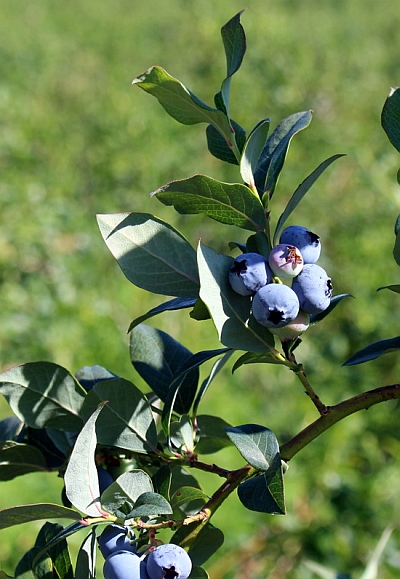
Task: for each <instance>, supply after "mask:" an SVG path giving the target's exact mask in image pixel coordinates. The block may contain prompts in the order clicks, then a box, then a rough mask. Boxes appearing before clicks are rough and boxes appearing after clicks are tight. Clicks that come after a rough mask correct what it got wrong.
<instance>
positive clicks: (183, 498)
mask: <svg viewBox="0 0 400 579" xmlns="http://www.w3.org/2000/svg"><path fill="white" fill-rule="evenodd" d="M208 499H209V497H208V495H206V493H205V492H203V491H202V490H201V489H198V488H195V487H179V488H178V489H177V490H176V491H175V492H174V494H173V495H172V497H171V507H172V508H173V509H174V510H175V509H177V508H178V507H181V506H182V505H186V504H187V503H190V502H192V501H203V502H204V503H206V502H207V501H208Z"/></svg>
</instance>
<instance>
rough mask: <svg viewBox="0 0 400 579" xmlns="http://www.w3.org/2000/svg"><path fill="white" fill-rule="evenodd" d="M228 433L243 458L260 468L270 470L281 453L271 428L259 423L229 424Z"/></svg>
mask: <svg viewBox="0 0 400 579" xmlns="http://www.w3.org/2000/svg"><path fill="white" fill-rule="evenodd" d="M226 433H227V435H228V436H229V438H230V439H231V441H232V442H233V444H234V445H235V446H236V448H237V449H238V451H239V452H240V454H241V455H242V456H243V458H244V459H245V460H246V461H247V462H248V463H249V464H250V465H251V466H253V467H254V468H256V469H258V470H264V471H266V470H268V469H269V468H270V466H271V464H272V463H273V461H274V460H275V457H276V456H277V454H278V455H279V444H278V441H277V440H276V436H275V434H274V433H273V432H272V430H270V429H269V428H266V427H265V426H260V425H258V424H243V425H242V426H235V427H233V426H229V427H228V428H226Z"/></svg>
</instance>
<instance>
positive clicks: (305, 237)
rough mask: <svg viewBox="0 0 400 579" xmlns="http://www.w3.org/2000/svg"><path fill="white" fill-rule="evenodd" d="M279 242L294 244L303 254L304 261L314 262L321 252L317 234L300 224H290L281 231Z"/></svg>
mask: <svg viewBox="0 0 400 579" xmlns="http://www.w3.org/2000/svg"><path fill="white" fill-rule="evenodd" d="M279 243H289V244H291V245H295V246H296V247H298V249H299V250H300V253H301V255H302V256H303V260H304V263H315V262H316V261H317V260H318V258H319V256H320V253H321V241H320V238H319V237H318V235H316V234H315V233H313V232H312V231H310V230H309V229H307V227H303V226H302V225H290V227H286V229H284V230H283V231H282V234H281V237H280V240H279Z"/></svg>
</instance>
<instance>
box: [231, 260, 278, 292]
mask: <svg viewBox="0 0 400 579" xmlns="http://www.w3.org/2000/svg"><path fill="white" fill-rule="evenodd" d="M271 278H272V275H271V271H270V269H269V267H268V262H267V260H266V259H265V257H263V256H262V255H260V254H259V253H242V255H239V256H238V257H236V258H235V259H234V260H233V264H232V265H231V267H230V269H229V283H230V284H231V288H232V289H233V290H234V291H235V292H236V293H238V294H240V295H241V296H251V295H254V294H255V293H256V291H258V290H259V289H260V288H261V287H263V286H264V285H266V284H267V283H269V282H270V281H271Z"/></svg>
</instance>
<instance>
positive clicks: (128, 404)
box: [82, 378, 157, 453]
mask: <svg viewBox="0 0 400 579" xmlns="http://www.w3.org/2000/svg"><path fill="white" fill-rule="evenodd" d="M103 401H105V402H107V404H106V406H105V407H104V409H103V411H102V413H101V414H100V416H99V418H98V420H97V422H96V432H97V440H98V442H99V443H100V444H106V445H110V446H117V447H119V448H124V449H126V450H132V451H135V452H140V453H148V452H154V449H155V447H156V446H157V429H156V425H155V423H154V419H153V414H152V411H151V407H150V405H149V403H148V401H147V400H146V398H145V396H144V394H143V393H142V392H141V391H140V390H139V388H137V387H136V386H135V385H134V384H132V382H129V381H128V380H124V379H123V378H118V379H115V380H104V381H103V382H99V383H98V384H96V386H95V387H94V388H93V390H91V391H90V392H89V393H88V395H87V397H86V400H85V404H84V405H83V407H82V413H83V415H84V416H87V417H89V416H90V415H91V414H92V413H93V411H94V410H95V409H96V408H97V406H98V405H99V403H101V402H103Z"/></svg>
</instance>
